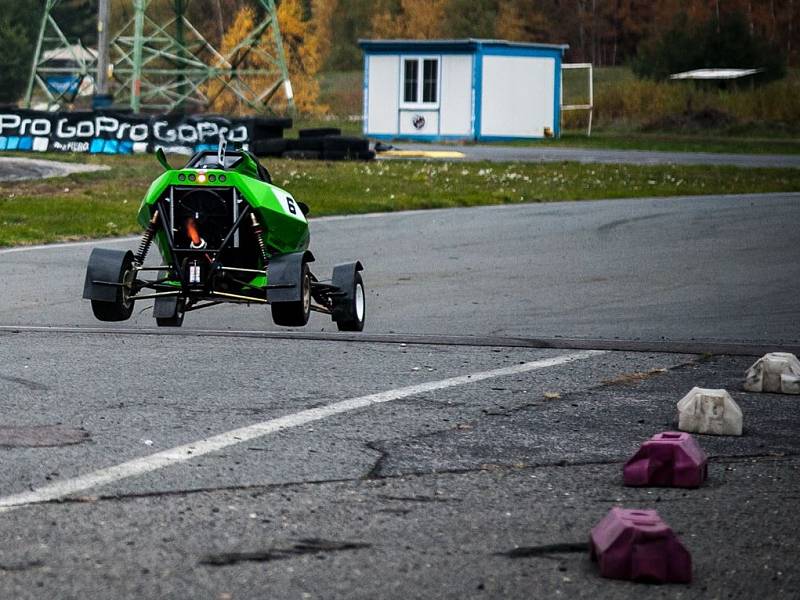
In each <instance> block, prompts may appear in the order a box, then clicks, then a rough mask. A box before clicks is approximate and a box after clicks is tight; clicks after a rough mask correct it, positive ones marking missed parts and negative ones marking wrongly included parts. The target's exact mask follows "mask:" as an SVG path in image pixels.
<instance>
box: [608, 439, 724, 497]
mask: <svg viewBox="0 0 800 600" xmlns="http://www.w3.org/2000/svg"><path fill="white" fill-rule="evenodd" d="M707 477H708V457H706V453H705V452H703V449H702V448H701V447H700V445H699V444H698V443H697V442H696V441H695V439H694V438H693V437H692V436H691V435H689V434H688V433H679V432H675V431H665V432H664V433H657V434H656V435H654V436H653V437H651V438H650V439H649V440H647V441H646V442H644V443H643V444H642V445H641V447H640V448H639V451H638V452H637V453H636V454H635V455H634V456H633V457H632V458H631V459H630V460H629V461H628V462H627V463H625V467H624V468H623V480H624V482H625V485H630V486H662V487H683V488H696V487H700V486H701V485H702V484H703V482H704V481H705V480H706V478H707Z"/></svg>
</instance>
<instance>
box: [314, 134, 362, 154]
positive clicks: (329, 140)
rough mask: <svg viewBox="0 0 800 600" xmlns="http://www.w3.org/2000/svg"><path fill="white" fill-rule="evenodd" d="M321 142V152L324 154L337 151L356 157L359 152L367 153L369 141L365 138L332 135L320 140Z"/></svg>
mask: <svg viewBox="0 0 800 600" xmlns="http://www.w3.org/2000/svg"><path fill="white" fill-rule="evenodd" d="M322 140H323V150H324V151H325V152H337V151H338V152H348V153H350V154H353V155H357V154H358V153H359V152H367V151H368V150H369V140H368V139H366V138H360V137H354V136H347V135H333V136H330V137H326V138H322Z"/></svg>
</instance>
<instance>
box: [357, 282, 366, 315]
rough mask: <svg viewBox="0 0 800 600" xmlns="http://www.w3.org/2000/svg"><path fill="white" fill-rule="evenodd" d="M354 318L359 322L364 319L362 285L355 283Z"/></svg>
mask: <svg viewBox="0 0 800 600" xmlns="http://www.w3.org/2000/svg"><path fill="white" fill-rule="evenodd" d="M356 319H357V320H358V322H359V323H360V322H361V321H363V320H364V286H362V285H361V284H360V283H359V284H356Z"/></svg>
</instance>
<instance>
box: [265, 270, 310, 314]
mask: <svg viewBox="0 0 800 600" xmlns="http://www.w3.org/2000/svg"><path fill="white" fill-rule="evenodd" d="M271 308H272V320H273V321H274V323H275V324H276V325H281V326H283V327H303V326H304V325H305V324H306V323H308V317H309V316H310V315H311V271H310V270H309V268H308V264H307V263H305V262H304V263H303V270H302V275H301V276H300V300H297V301H294V302H276V303H273V304H272V305H271Z"/></svg>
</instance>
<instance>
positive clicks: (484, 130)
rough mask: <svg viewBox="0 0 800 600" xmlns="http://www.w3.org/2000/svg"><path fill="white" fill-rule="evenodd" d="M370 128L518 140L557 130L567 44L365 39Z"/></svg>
mask: <svg viewBox="0 0 800 600" xmlns="http://www.w3.org/2000/svg"><path fill="white" fill-rule="evenodd" d="M359 45H360V46H361V48H362V49H363V50H364V134H365V135H367V136H369V137H372V138H377V139H408V140H484V141H491V140H512V139H526V138H527V139H529V138H543V137H549V136H556V137H557V136H558V135H559V123H560V120H561V61H562V58H563V56H564V52H565V51H566V50H567V48H568V46H566V45H552V44H527V43H516V42H505V41H500V40H478V39H467V40H360V41H359Z"/></svg>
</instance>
